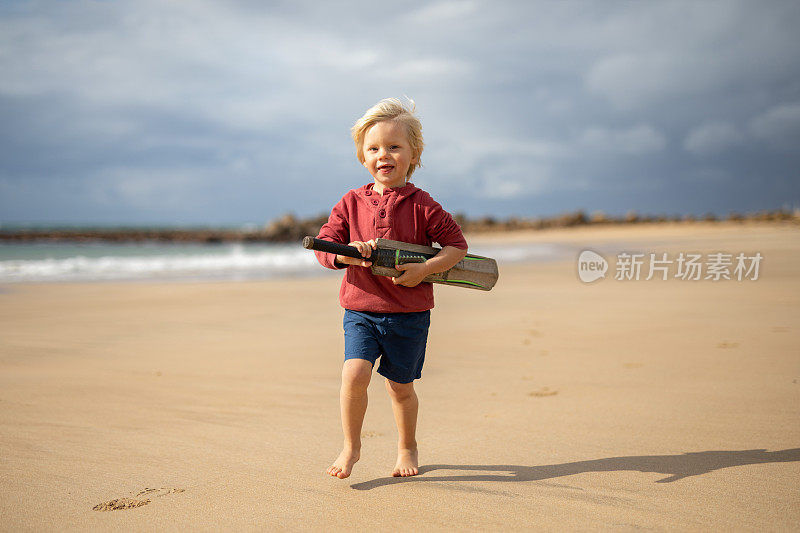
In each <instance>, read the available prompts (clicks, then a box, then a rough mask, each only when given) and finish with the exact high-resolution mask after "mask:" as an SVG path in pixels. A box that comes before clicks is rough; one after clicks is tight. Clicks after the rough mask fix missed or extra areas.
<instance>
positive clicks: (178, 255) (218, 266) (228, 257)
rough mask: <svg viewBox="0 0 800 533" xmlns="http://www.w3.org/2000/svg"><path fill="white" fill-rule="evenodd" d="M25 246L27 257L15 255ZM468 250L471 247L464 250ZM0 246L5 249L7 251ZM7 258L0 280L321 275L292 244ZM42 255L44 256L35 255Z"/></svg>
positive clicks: (488, 249) (521, 250)
mask: <svg viewBox="0 0 800 533" xmlns="http://www.w3.org/2000/svg"><path fill="white" fill-rule="evenodd" d="M26 249H27V250H28V252H30V253H31V254H32V255H33V254H34V253H35V255H36V256H35V257H33V258H18V256H19V255H20V254H23V255H24V253H25V250H26ZM470 251H473V250H470ZM10 252H11V251H10V250H5V253H10ZM13 252H14V254H15V257H14V258H13V259H5V260H0V283H18V282H83V281H136V280H145V281H175V280H187V281H193V280H233V281H237V280H252V279H268V278H275V277H291V276H308V275H321V274H324V273H325V272H326V269H324V268H322V267H321V266H320V265H319V264H318V263H317V261H316V258H315V257H314V254H313V253H311V252H309V251H308V250H305V249H303V248H301V247H299V246H297V245H266V246H265V245H247V244H233V245H229V246H223V247H220V246H198V247H189V248H187V247H170V246H157V247H147V246H143V247H139V248H137V247H125V248H119V247H116V248H113V247H109V248H105V247H104V246H103V245H99V246H95V247H92V248H87V247H83V248H78V249H76V248H75V247H47V249H46V250H44V251H43V250H41V249H36V248H35V246H31V247H30V248H29V247H26V246H25V247H15V249H14V250H13ZM43 253H47V254H48V255H49V256H48V257H41V255H42V254H43ZM474 253H476V254H478V255H484V256H488V257H493V258H495V259H497V261H498V263H500V265H502V264H504V263H517V262H526V261H530V262H539V261H546V260H549V259H553V258H556V257H558V256H560V255H563V250H562V249H561V247H559V246H553V245H549V244H541V243H539V244H521V245H519V244H518V245H508V244H502V245H498V244H493V245H488V246H482V247H480V248H479V249H475V250H474Z"/></svg>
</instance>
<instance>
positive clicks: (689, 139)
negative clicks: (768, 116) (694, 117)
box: [683, 121, 745, 156]
mask: <svg viewBox="0 0 800 533" xmlns="http://www.w3.org/2000/svg"><path fill="white" fill-rule="evenodd" d="M744 140H745V136H744V134H743V133H742V132H741V131H739V129H738V128H736V126H734V125H733V124H732V123H731V122H726V121H710V122H704V123H703V124H700V125H699V126H697V127H695V128H694V129H692V131H690V132H689V134H688V135H687V136H686V139H685V140H684V142H683V147H684V148H685V149H686V150H688V151H689V152H691V153H692V154H694V155H697V156H702V155H710V154H716V153H719V152H722V151H724V150H726V149H729V148H733V147H736V146H739V145H741V144H742V143H743V142H744Z"/></svg>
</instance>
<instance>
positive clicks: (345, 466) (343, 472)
mask: <svg viewBox="0 0 800 533" xmlns="http://www.w3.org/2000/svg"><path fill="white" fill-rule="evenodd" d="M360 457H361V451H360V450H350V449H347V448H345V449H343V450H342V453H340V454H339V457H337V458H336V460H335V461H334V462H333V464H332V465H331V466H329V467H328V470H326V472H328V473H329V474H330V475H332V476H334V477H338V478H339V479H344V478H346V477H347V476H349V475H350V472H352V471H353V465H354V464H356V461H358V459H359V458H360Z"/></svg>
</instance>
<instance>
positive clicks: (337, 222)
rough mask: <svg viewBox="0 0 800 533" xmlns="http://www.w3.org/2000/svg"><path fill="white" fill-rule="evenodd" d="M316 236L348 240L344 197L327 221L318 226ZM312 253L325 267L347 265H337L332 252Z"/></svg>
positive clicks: (335, 240)
mask: <svg viewBox="0 0 800 533" xmlns="http://www.w3.org/2000/svg"><path fill="white" fill-rule="evenodd" d="M317 238H318V239H323V240H326V241H331V242H337V243H339V244H347V243H349V242H350V228H349V224H348V221H347V207H346V204H345V201H344V198H342V200H340V201H339V203H338V204H336V205H335V206H334V207H333V209H332V210H331V215H330V217H328V222H326V223H325V224H324V225H323V226H322V227H321V228H320V230H319V235H317ZM314 255H316V256H317V261H319V263H320V264H321V265H322V266H324V267H326V268H331V269H334V270H340V269H343V268H346V267H347V265H337V264H336V263H335V260H336V256H335V255H334V254H329V253H326V252H319V251H316V250H314Z"/></svg>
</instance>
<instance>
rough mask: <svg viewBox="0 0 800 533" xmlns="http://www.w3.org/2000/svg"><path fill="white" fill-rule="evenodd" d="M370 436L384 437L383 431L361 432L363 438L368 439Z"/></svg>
mask: <svg viewBox="0 0 800 533" xmlns="http://www.w3.org/2000/svg"><path fill="white" fill-rule="evenodd" d="M370 437H383V433H378V432H377V431H363V432H362V433H361V438H362V439H368V438H370Z"/></svg>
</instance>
